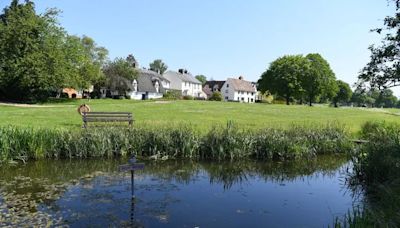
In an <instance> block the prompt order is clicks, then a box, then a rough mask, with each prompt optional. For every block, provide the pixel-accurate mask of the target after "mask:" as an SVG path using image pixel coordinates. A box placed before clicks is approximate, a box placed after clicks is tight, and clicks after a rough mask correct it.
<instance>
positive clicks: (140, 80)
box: [127, 69, 170, 100]
mask: <svg viewBox="0 0 400 228" xmlns="http://www.w3.org/2000/svg"><path fill="white" fill-rule="evenodd" d="M138 71H139V74H138V77H137V79H135V80H133V81H132V82H130V83H131V85H130V86H129V87H130V91H129V92H127V96H129V97H130V98H131V99H134V100H147V99H157V98H162V97H163V94H164V93H165V92H166V91H167V90H168V89H169V85H170V82H169V81H168V80H167V79H166V78H164V77H163V76H161V75H160V74H158V73H157V72H154V71H151V70H146V69H138Z"/></svg>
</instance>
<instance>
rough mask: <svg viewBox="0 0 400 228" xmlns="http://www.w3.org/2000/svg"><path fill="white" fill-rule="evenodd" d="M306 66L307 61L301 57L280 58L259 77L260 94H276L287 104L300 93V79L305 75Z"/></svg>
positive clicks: (288, 56)
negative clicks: (267, 92)
mask: <svg viewBox="0 0 400 228" xmlns="http://www.w3.org/2000/svg"><path fill="white" fill-rule="evenodd" d="M308 65H309V63H308V61H307V60H306V59H305V58H303V56H301V55H287V56H283V57H280V58H278V59H277V60H275V61H274V62H272V63H271V65H270V67H269V68H268V70H267V71H265V72H264V73H263V74H262V75H261V79H260V80H259V81H258V84H259V89H260V90H261V92H266V91H269V92H271V93H272V94H278V95H280V96H282V97H284V98H285V99H286V104H289V103H290V99H291V98H292V97H297V96H299V95H300V94H301V92H302V87H301V82H300V79H301V78H303V77H304V75H305V74H306V73H307V70H308Z"/></svg>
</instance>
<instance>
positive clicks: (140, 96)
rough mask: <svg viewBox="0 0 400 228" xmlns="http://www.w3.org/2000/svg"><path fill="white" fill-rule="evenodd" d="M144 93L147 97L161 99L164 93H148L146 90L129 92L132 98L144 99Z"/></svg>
mask: <svg viewBox="0 0 400 228" xmlns="http://www.w3.org/2000/svg"><path fill="white" fill-rule="evenodd" d="M143 95H144V96H145V99H146V100H148V99H159V98H162V97H163V94H162V93H147V94H146V92H129V93H128V96H129V97H130V99H132V100H142V99H143Z"/></svg>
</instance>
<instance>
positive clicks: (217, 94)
mask: <svg viewBox="0 0 400 228" xmlns="http://www.w3.org/2000/svg"><path fill="white" fill-rule="evenodd" d="M209 100H210V101H222V94H221V92H218V91H216V92H214V93H213V94H212V95H211V97H210V99H209Z"/></svg>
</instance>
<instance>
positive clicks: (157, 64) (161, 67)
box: [149, 59, 168, 74]
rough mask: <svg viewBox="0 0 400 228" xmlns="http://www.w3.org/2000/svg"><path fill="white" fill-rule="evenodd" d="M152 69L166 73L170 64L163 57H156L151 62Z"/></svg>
mask: <svg viewBox="0 0 400 228" xmlns="http://www.w3.org/2000/svg"><path fill="white" fill-rule="evenodd" d="M149 66H150V70H152V71H155V72H158V73H159V74H164V72H165V71H167V69H168V66H167V64H165V63H164V62H163V61H162V60H161V59H156V60H154V61H153V62H152V63H150V64H149Z"/></svg>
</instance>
